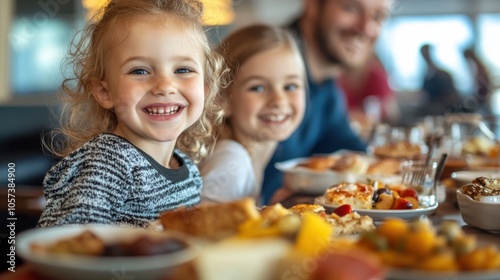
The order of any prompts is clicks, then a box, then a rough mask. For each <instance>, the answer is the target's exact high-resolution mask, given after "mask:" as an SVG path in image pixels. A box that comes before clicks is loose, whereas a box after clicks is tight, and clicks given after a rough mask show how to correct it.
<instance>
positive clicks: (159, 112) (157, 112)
mask: <svg viewBox="0 0 500 280" xmlns="http://www.w3.org/2000/svg"><path fill="white" fill-rule="evenodd" d="M146 111H147V112H148V113H149V114H150V115H171V114H174V113H176V112H177V111H179V107H168V108H146Z"/></svg>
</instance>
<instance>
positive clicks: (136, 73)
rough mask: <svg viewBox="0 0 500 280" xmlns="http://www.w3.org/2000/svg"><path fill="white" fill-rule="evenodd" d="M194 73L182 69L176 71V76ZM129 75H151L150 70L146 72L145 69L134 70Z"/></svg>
mask: <svg viewBox="0 0 500 280" xmlns="http://www.w3.org/2000/svg"><path fill="white" fill-rule="evenodd" d="M191 72H193V71H192V70H191V69H188V68H180V69H177V70H175V72H174V73H175V74H186V73H191ZM129 74H134V75H147V74H149V71H148V70H145V69H134V70H132V71H130V73H129Z"/></svg>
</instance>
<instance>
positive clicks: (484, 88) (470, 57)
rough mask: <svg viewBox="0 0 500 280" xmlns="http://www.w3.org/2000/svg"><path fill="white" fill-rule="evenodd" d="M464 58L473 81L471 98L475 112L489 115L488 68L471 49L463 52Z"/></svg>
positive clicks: (489, 79)
mask: <svg viewBox="0 0 500 280" xmlns="http://www.w3.org/2000/svg"><path fill="white" fill-rule="evenodd" d="M464 58H465V59H466V60H467V62H468V64H469V66H470V69H471V74H472V76H473V80H474V91H473V92H472V94H471V96H472V97H473V99H474V102H475V105H476V108H474V109H475V110H474V111H476V112H478V113H482V114H491V107H490V97H491V94H492V91H493V85H492V84H491V78H490V74H489V71H488V68H487V67H486V66H485V65H484V63H483V62H482V61H481V59H479V57H478V56H477V54H476V52H475V51H474V49H473V48H467V49H466V50H464Z"/></svg>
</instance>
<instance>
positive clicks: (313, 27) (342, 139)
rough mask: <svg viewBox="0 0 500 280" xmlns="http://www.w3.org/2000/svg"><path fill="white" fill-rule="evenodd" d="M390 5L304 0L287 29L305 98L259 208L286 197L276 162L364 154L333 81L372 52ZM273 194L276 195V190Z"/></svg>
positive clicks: (375, 0)
mask: <svg viewBox="0 0 500 280" xmlns="http://www.w3.org/2000/svg"><path fill="white" fill-rule="evenodd" d="M392 5H393V0H304V3H303V7H304V9H303V13H302V15H301V16H300V17H299V18H298V19H296V20H295V21H294V22H293V23H292V24H291V26H290V29H291V30H292V31H293V32H294V33H295V34H296V36H297V38H298V41H299V45H300V47H301V50H302V55H303V56H304V60H305V61H306V68H307V77H308V83H309V96H308V100H307V104H306V112H305V116H304V120H303V122H302V124H301V125H300V126H299V128H298V130H297V131H296V132H295V133H294V134H292V136H291V137H290V138H288V139H287V140H286V141H284V142H281V143H280V144H279V146H278V147H277V149H276V152H275V153H274V156H273V158H272V159H271V161H270V163H269V164H268V166H267V168H266V172H265V176H264V182H263V188H262V196H263V200H264V203H267V202H268V201H270V200H271V197H273V195H274V198H273V199H272V200H271V201H272V202H274V201H281V200H283V199H284V198H286V197H287V196H289V195H290V194H291V193H290V192H289V191H288V190H287V188H286V187H284V188H281V187H282V186H283V174H281V173H280V172H279V171H278V170H277V169H276V168H275V167H274V164H275V163H276V162H281V161H285V160H290V159H293V158H298V157H308V156H311V155H313V154H319V153H332V152H334V151H337V150H340V149H348V150H354V151H366V148H367V144H366V143H365V142H364V141H363V140H362V139H361V138H360V137H359V136H358V135H357V134H356V133H355V132H354V131H353V130H352V128H351V127H350V120H349V116H348V113H347V109H346V102H345V99H344V94H343V93H342V92H341V90H340V88H339V86H338V84H337V78H338V77H339V76H340V74H341V73H342V71H343V70H344V69H345V67H349V66H354V65H359V64H361V63H362V62H363V61H364V58H365V54H366V53H367V50H370V51H371V50H373V47H374V45H375V42H376V40H377V38H378V36H379V34H380V31H381V28H382V25H383V23H384V21H385V20H386V19H387V18H388V17H389V15H390V13H391V10H392ZM278 189H279V190H280V191H279V192H276V191H277V190H278Z"/></svg>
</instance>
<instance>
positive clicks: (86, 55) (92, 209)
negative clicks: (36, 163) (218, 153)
mask: <svg viewBox="0 0 500 280" xmlns="http://www.w3.org/2000/svg"><path fill="white" fill-rule="evenodd" d="M202 11H203V6H202V4H201V3H200V2H198V1H193V0H156V1H155V0H111V1H110V2H109V4H108V5H107V6H106V7H105V8H104V10H103V12H102V13H101V14H100V15H98V16H97V19H96V20H95V21H93V22H90V23H89V25H88V27H87V28H86V29H85V30H84V32H83V33H82V36H81V39H80V40H79V41H77V42H76V43H75V44H73V46H72V48H71V49H70V58H71V62H72V64H73V65H74V73H75V77H74V78H73V79H67V80H66V81H65V82H64V83H63V86H62V89H63V93H64V94H65V96H64V99H65V101H66V104H65V107H64V110H63V113H64V114H63V118H62V120H63V126H62V127H61V129H60V130H59V132H60V135H61V136H63V140H64V141H63V142H62V144H63V145H62V146H61V145H54V146H53V147H52V148H53V149H52V150H53V151H54V152H55V153H56V154H57V155H59V156H60V157H62V159H61V160H60V162H59V163H57V164H56V165H55V166H53V167H52V168H51V169H50V170H49V172H48V173H47V175H46V177H45V179H44V182H43V185H44V193H45V198H46V200H47V204H46V206H45V209H44V211H43V214H42V216H41V218H40V221H39V224H38V226H52V225H60V224H69V223H106V224H122V223H126V224H131V225H135V226H146V225H147V224H148V223H149V222H150V221H152V220H154V219H156V218H157V217H158V216H159V214H160V213H161V212H163V211H166V210H169V209H173V208H176V207H179V206H191V205H195V204H197V203H199V201H200V189H201V184H202V183H201V182H202V179H201V176H200V173H199V170H198V168H197V167H196V165H195V163H196V162H197V161H199V160H200V159H202V158H203V157H204V156H206V154H207V153H208V151H210V150H211V148H212V146H213V144H214V136H213V134H214V131H213V130H214V125H216V124H218V123H219V122H220V119H221V114H222V113H221V108H219V107H217V106H215V105H214V104H216V102H214V99H215V96H216V93H217V92H218V90H219V86H220V82H221V81H224V75H223V74H224V72H223V67H222V66H223V63H222V58H221V57H220V56H219V55H217V54H216V53H215V52H212V50H211V49H210V46H209V44H208V41H207V39H206V37H205V35H204V33H203V30H202V23H201V15H202ZM221 77H222V78H221Z"/></svg>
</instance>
